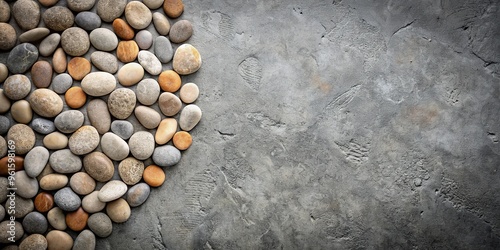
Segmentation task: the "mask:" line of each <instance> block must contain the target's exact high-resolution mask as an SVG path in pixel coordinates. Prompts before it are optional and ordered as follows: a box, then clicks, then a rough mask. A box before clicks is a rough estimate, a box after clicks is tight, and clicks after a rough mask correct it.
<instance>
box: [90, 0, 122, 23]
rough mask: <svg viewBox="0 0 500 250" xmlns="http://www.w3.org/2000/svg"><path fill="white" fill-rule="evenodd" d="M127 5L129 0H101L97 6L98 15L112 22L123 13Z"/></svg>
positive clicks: (105, 20)
mask: <svg viewBox="0 0 500 250" xmlns="http://www.w3.org/2000/svg"><path fill="white" fill-rule="evenodd" d="M126 5H127V0H99V1H97V7H96V10H97V15H99V16H100V17H101V19H102V20H103V21H104V22H108V23H109V22H112V21H113V20H115V18H118V17H120V16H121V15H122V14H123V11H125V6H126Z"/></svg>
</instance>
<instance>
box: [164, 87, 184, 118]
mask: <svg viewBox="0 0 500 250" xmlns="http://www.w3.org/2000/svg"><path fill="white" fill-rule="evenodd" d="M158 106H159V107H160V110H161V112H162V113H163V114H164V115H166V116H174V115H176V114H177V113H179V111H180V110H181V108H182V102H181V99H179V97H177V96H176V95H174V94H172V93H170V92H163V93H162V94H161V95H160V98H158Z"/></svg>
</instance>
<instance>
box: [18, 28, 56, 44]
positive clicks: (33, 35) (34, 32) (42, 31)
mask: <svg viewBox="0 0 500 250" xmlns="http://www.w3.org/2000/svg"><path fill="white" fill-rule="evenodd" d="M49 34H50V30H49V29H47V28H43V27H39V28H34V29H31V30H28V31H26V32H24V33H22V34H21V35H19V38H18V39H19V42H20V43H29V42H37V41H39V40H42V39H43V38H45V37H46V36H48V35H49Z"/></svg>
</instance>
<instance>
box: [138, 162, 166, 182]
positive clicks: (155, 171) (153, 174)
mask: <svg viewBox="0 0 500 250" xmlns="http://www.w3.org/2000/svg"><path fill="white" fill-rule="evenodd" d="M142 178H144V181H145V182H146V183H147V184H148V185H149V186H151V187H159V186H161V185H162V184H163V182H165V172H164V171H163V169H162V168H160V167H158V166H156V165H149V166H148V167H147V168H146V169H144V173H143V174H142Z"/></svg>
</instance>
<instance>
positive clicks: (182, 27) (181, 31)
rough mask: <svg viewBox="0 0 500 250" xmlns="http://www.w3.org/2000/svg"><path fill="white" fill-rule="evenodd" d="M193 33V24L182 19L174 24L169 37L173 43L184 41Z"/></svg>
mask: <svg viewBox="0 0 500 250" xmlns="http://www.w3.org/2000/svg"><path fill="white" fill-rule="evenodd" d="M192 35H193V25H192V24H191V22H189V21H188V20H180V21H178V22H176V23H174V24H173V25H172V27H171V28H170V33H169V35H168V37H169V38H170V41H172V42H173V43H183V42H185V41H187V40H188V39H189V38H190V37H191V36H192Z"/></svg>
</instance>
